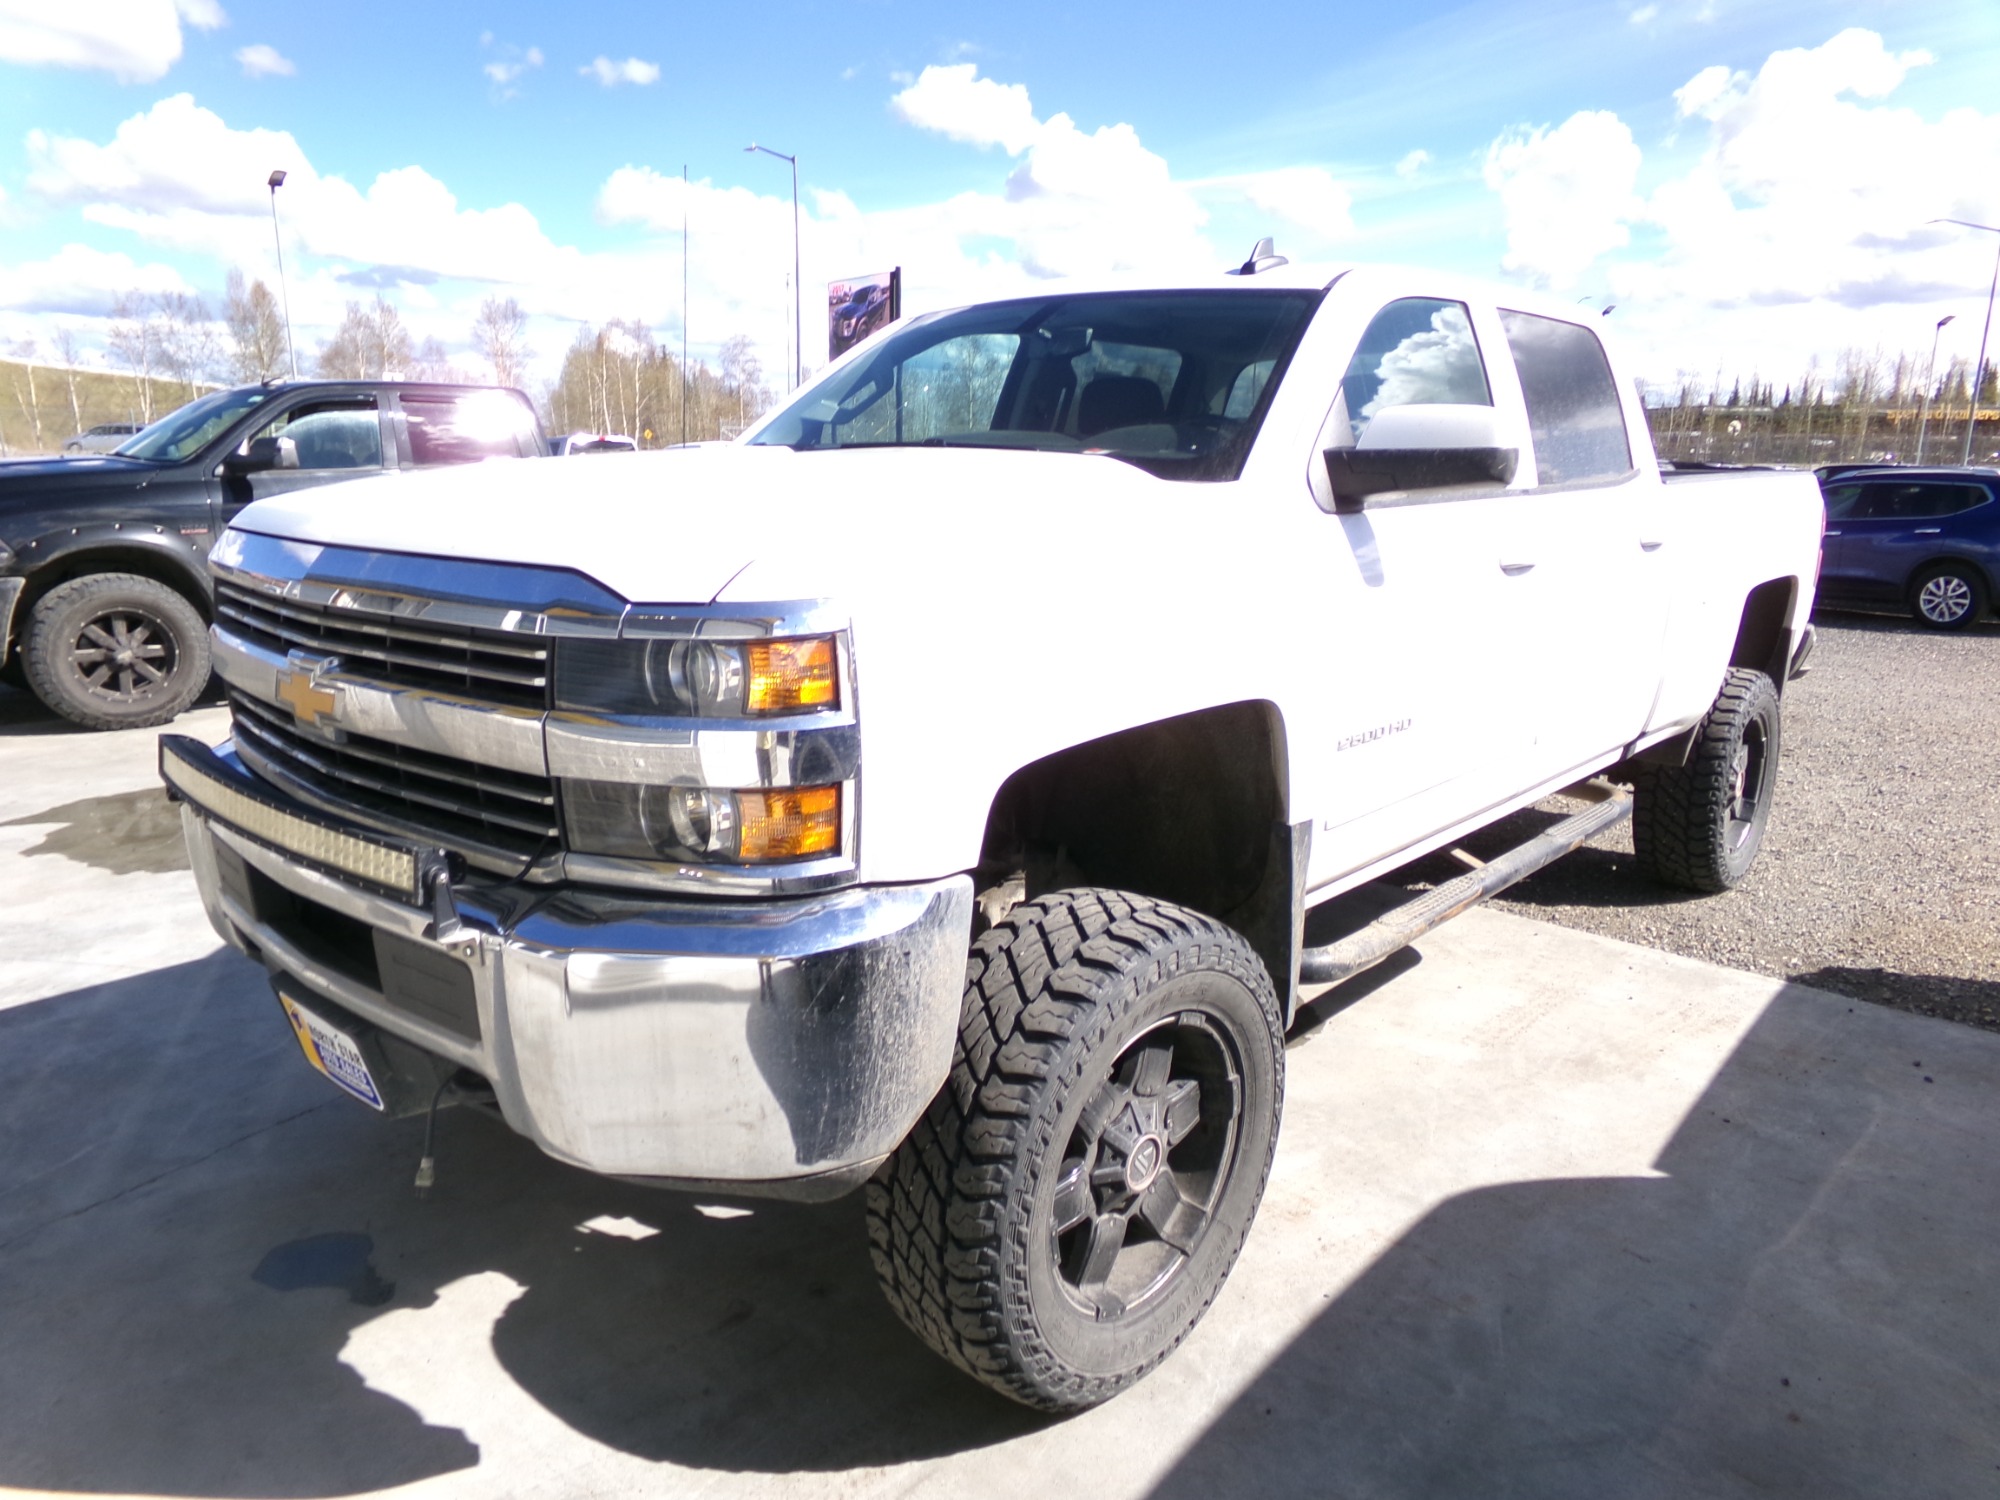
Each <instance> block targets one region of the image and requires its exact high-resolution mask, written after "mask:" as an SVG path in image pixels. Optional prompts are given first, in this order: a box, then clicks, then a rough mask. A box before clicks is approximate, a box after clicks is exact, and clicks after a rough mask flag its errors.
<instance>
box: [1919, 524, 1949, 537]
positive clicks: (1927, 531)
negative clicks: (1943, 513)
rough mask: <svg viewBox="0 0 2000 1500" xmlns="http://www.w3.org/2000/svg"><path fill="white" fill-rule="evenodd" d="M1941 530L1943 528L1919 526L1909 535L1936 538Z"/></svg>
mask: <svg viewBox="0 0 2000 1500" xmlns="http://www.w3.org/2000/svg"><path fill="white" fill-rule="evenodd" d="M1943 530H1944V528H1943V527H1942V526H1919V527H1918V528H1917V529H1916V530H1915V531H1914V532H1913V533H1911V534H1912V535H1913V536H1937V535H1938V534H1939V533H1940V532H1942V531H1943Z"/></svg>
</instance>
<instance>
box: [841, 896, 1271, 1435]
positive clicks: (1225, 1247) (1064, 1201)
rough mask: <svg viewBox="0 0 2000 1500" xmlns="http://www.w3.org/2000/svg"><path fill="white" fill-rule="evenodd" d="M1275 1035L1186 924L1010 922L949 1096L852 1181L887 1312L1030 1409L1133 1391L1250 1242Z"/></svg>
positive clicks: (1259, 1192)
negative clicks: (860, 1182) (859, 1185)
mask: <svg viewBox="0 0 2000 1500" xmlns="http://www.w3.org/2000/svg"><path fill="white" fill-rule="evenodd" d="M1281 1032H1282V1021H1281V1018H1280V1013H1279V1005H1278V998H1277V994H1276V991H1275V990H1274V988H1273V987H1272V984H1271V979H1270V976H1269V974H1268V973H1266V972H1265V969H1264V965H1263V964H1262V962H1260V961H1259V959H1258V958H1257V955H1256V954H1255V953H1254V952H1253V951H1252V950H1251V948H1250V946H1249V945H1248V944H1247V943H1246V942H1245V941H1244V940H1243V939H1242V938H1241V937H1240V936H1238V935H1237V934H1236V933H1234V932H1232V931H1230V930H1229V929H1228V928H1226V927H1223V926H1222V925H1220V924H1219V923H1216V922H1213V921H1211V920H1209V919H1208V918H1206V917H1204V916H1201V915H1199V914H1198V913H1195V912H1192V911H1188V910H1186V909H1185V908H1182V907H1178V906H1171V905H1168V904H1167V903H1165V902H1161V901H1153V900H1150V899H1148V898H1145V897H1142V896H1133V895H1128V894H1125V893H1123V892H1117V891H1097V890H1078V891H1063V892H1059V893H1057V894H1054V895H1050V896H1044V897H1040V898H1038V899H1036V900H1033V901H1026V902H1023V903H1021V904H1020V905H1019V906H1017V907H1015V908H1014V910H1013V911H1012V912H1010V913H1009V914H1008V915H1007V916H1006V917H1004V918H1002V919H1001V921H1000V922H999V923H998V924H997V925H996V926H994V927H993V928H992V929H990V930H989V931H987V932H985V933H982V934H981V935H980V937H979V940H978V941H977V942H976V943H975V944H974V946H973V951H972V957H971V962H970V966H969V970H968V976H967V985H966V991H965V1002H964V1009H963V1012H962V1018H961V1022H960V1032H959V1044H958V1048H957V1051H956V1054H955V1056H954V1059H953V1063H952V1070H951V1076H950V1079H949V1080H948V1081H947V1083H946V1084H945V1087H944V1089H943V1090H942V1091H941V1092H940V1093H939V1095H938V1097H937V1098H936V1100H934V1101H933V1102H932V1104H931V1107H930V1109H929V1110H928V1111H927V1112H926V1114H925V1116H924V1118H923V1119H922V1120H920V1121H919V1122H918V1124H917V1125H916V1127H915V1128H914V1129H913V1130H912V1131H911V1133H910V1135H909V1137H908V1139H906V1140H905V1141H904V1142H903V1144H902V1145H901V1146H900V1147H898V1148H897V1151H896V1153H895V1155H894V1156H892V1157H891V1158H890V1160H889V1162H888V1163H887V1164H886V1165H885V1167H884V1168H883V1170H882V1172H881V1173H879V1174H878V1175H877V1177H876V1180H875V1181H874V1182H872V1183H870V1184H869V1188H868V1231H869V1237H870V1240H871V1252H872V1254H873V1258H874V1261H875V1269H876V1272H877V1274H878V1276H879V1277H880V1279H881V1282H882V1287H883V1290H884V1292H885V1293H886V1294H887V1296H888V1299H889V1302H890V1305H891V1306H892V1307H894V1309H895V1310H896V1312H897V1314H898V1315H899V1316H900V1317H901V1318H902V1319H903V1321H904V1322H905V1323H907V1324H908V1325H909V1326H910V1328H911V1329H913V1330H914V1331H915V1332H916V1333H917V1335H918V1336H919V1337H921V1338H922V1339H923V1340H924V1341H925V1342H926V1343H927V1344H929V1345H930V1346H931V1347H932V1348H933V1349H935V1350H936V1351H937V1352H938V1353H940V1354H942V1355H943V1356H944V1357H945V1358H947V1359H949V1360H950V1361H951V1362H952V1363H954V1364H956V1365H957V1366H959V1368H961V1369H963V1370H965V1371H966V1372H968V1373H969V1374H971V1375H973V1376H975V1377H977V1378H978V1379H980V1380H982V1381H984V1382H985V1383H986V1384H988V1385H990V1386H992V1387H994V1388H995V1389H996V1390H999V1391H1001V1392H1002V1393H1003V1394H1005V1395H1008V1396H1011V1397H1012V1398H1013V1399H1015V1400H1016V1401H1020V1402H1022V1403H1024V1404H1025V1405H1028V1406H1033V1407H1037V1408H1040V1409H1042V1410H1044V1411H1076V1410H1081V1409H1082V1408H1084V1407H1089V1406H1094V1405H1096V1404H1097V1403H1099V1402H1101V1401H1104V1400H1107V1399H1109V1398H1110V1397H1112V1396H1114V1395H1116V1394H1117V1393H1118V1392H1119V1391H1121V1390H1123V1389H1125V1388H1126V1387H1127V1386H1129V1385H1131V1384H1133V1383H1134V1382H1135V1381H1137V1380H1139V1379H1140V1378H1141V1377H1142V1376H1144V1375H1145V1374H1146V1373H1147V1372H1148V1371H1149V1370H1151V1369H1152V1368H1153V1367H1154V1366H1155V1365H1157V1364H1159V1362H1160V1361H1161V1360H1163V1359H1165V1358H1166V1357H1167V1356H1168V1355H1169V1354H1170V1353H1172V1352H1173V1350H1174V1349H1175V1348H1176V1347H1177V1346H1178V1345H1179V1344H1180V1342H1181V1341H1182V1340H1183V1339H1184V1338H1186V1337H1187V1335H1188V1333H1189V1332H1190V1331H1191V1330H1192V1329H1193V1328H1194V1326H1195V1324H1196V1323H1197V1322H1199V1321H1200V1319H1201V1316H1202V1314H1203V1313H1204V1312H1206V1311H1207V1310H1208V1306H1209V1303H1210V1302H1211V1301H1213V1300H1214V1298H1215V1295H1216V1292H1217V1291H1218V1290H1219V1289H1220V1288H1221V1286H1222V1283H1223V1280H1224V1278H1225V1277H1227V1276H1228V1274H1229V1271H1230V1268H1231V1267H1232V1266H1233V1265H1234V1264H1235V1263H1236V1256H1237V1252H1238V1251H1239V1250H1241V1248H1242V1246H1243V1241H1244V1237H1245V1236H1246V1235H1247V1234H1248V1232H1249V1229H1250V1222H1251V1219H1252V1218H1253V1217H1254V1216H1255V1214H1256V1212H1257V1204H1258V1202H1259V1200H1260V1199H1261V1198H1262V1196H1263V1192H1264V1183H1265V1180H1266V1178H1267V1177H1268V1176H1269V1174H1270V1169H1271V1157H1272V1153H1273V1151H1274V1149H1275V1148H1276V1144H1277V1133H1278V1118H1279V1113H1280V1107H1281V1101H1282V1099H1283V1095H1284V1043H1283V1037H1282V1034H1281Z"/></svg>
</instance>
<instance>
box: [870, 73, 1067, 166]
mask: <svg viewBox="0 0 2000 1500" xmlns="http://www.w3.org/2000/svg"><path fill="white" fill-rule="evenodd" d="M978 75H979V65H978V64H977V63H955V64H953V65H951V66H950V67H931V68H925V69H924V71H923V72H922V73H921V74H920V75H919V76H918V78H917V80H916V81H915V82H914V83H912V84H911V85H910V86H909V87H908V88H906V89H904V90H903V91H902V92H901V93H899V94H897V95H896V96H895V98H893V99H891V100H890V101H889V109H890V111H891V112H892V113H893V114H894V115H895V116H896V118H897V119H899V120H901V121H902V122H903V123H904V124H906V125H914V126H916V127H917V128H918V129H919V130H932V131H936V132H937V133H938V134H940V135H944V136H948V137H950V138H951V139H952V140H954V141H965V142H968V143H969V144H971V145H974V146H998V147H1000V148H1001V149H1002V150H1003V151H1005V152H1006V153H1007V154H1008V155H1009V156H1019V155H1020V154H1021V153H1022V152H1023V151H1025V150H1027V149H1028V148H1029V147H1030V146H1032V145H1033V144H1034V143H1035V141H1036V139H1037V138H1038V137H1039V136H1040V134H1041V132H1042V123H1041V121H1039V120H1037V119H1036V118H1035V109H1034V106H1033V105H1032V104H1031V103H1029V101H1028V89H1027V85H1025V84H1020V83H997V82H995V81H994V80H993V79H991V78H981V77H979V76H978ZM1065 118H1067V117H1065Z"/></svg>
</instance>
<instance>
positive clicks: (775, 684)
mask: <svg viewBox="0 0 2000 1500" xmlns="http://www.w3.org/2000/svg"><path fill="white" fill-rule="evenodd" d="M747 654H748V656H749V665H750V672H749V678H750V681H749V687H748V691H747V693H746V694H745V699H744V704H745V707H747V708H748V709H749V711H750V712H751V713H753V714H782V713H791V712H794V711H796V710H798V709H802V708H838V707H839V706H840V684H839V680H838V678H837V677H836V675H835V662H834V650H833V637H832V636H830V635H816V636H807V637H805V638H804V639H802V640H796V641H753V642H751V643H750V649H749V652H748V653H747Z"/></svg>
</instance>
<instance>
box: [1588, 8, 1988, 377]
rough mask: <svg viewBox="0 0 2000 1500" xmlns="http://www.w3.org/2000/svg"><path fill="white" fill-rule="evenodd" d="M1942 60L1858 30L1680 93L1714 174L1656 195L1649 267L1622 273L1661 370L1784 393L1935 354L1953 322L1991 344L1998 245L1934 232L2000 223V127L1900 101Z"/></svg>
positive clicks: (1690, 172) (1643, 338)
mask: <svg viewBox="0 0 2000 1500" xmlns="http://www.w3.org/2000/svg"><path fill="white" fill-rule="evenodd" d="M1929 61H1930V58H1929V55H1928V54H1927V53H1923V52H1902V53H1895V52H1891V51H1890V50H1889V49H1888V48H1887V47H1886V46H1885V45H1884V43H1883V41H1882V38H1881V37H1880V36H1878V35H1876V34H1875V33H1873V32H1868V31H1863V30H1858V29H1856V30H1848V31H1843V32H1841V33H1840V34H1839V35H1837V36H1835V37H1833V38H1832V39H1830V40H1829V41H1827V42H1826V43H1824V44H1823V45H1821V46H1818V47H1811V48H1793V49H1788V50H1785V51H1780V52H1775V53H1772V54H1771V55H1770V56H1769V57H1767V58H1766V59H1765V61H1764V63H1763V65H1762V66H1761V67H1759V68H1758V69H1756V71H1755V72H1754V73H1751V72H1747V71H1741V70H1737V69H1734V68H1731V67H1728V66H1723V65H1720V64H1718V65H1716V66H1713V67H1708V68H1704V69H1702V70H1701V71H1699V72H1698V73H1696V74H1694V76H1692V77H1691V78H1690V79H1689V80H1688V81H1687V83H1686V84H1685V85H1683V86H1682V87H1681V88H1680V89H1678V90H1676V91H1675V93H1674V99H1675V102H1676V105H1677V107H1678V109H1679V112H1680V115H1681V118H1682V119H1683V120H1687V121H1692V122H1696V123H1697V124H1698V125H1699V126H1700V127H1701V128H1703V129H1705V131H1706V136H1707V139H1706V142H1705V145H1704V147H1703V150H1702V154H1701V157H1700V160H1699V161H1697V162H1696V163H1695V164H1694V165H1693V166H1692V167H1690V168H1688V169H1687V170H1685V171H1682V172H1680V173H1679V174H1678V175H1675V176H1673V177H1670V178H1668V179H1667V180H1665V181H1662V182H1660V183H1658V184H1657V185H1656V186H1654V187H1653V189H1652V191H1651V192H1650V194H1648V196H1647V198H1646V201H1645V208H1644V210H1643V212H1642V214H1641V216H1640V217H1639V219H1638V220H1636V221H1635V222H1636V223H1638V224H1640V225H1641V226H1643V227H1644V228H1645V229H1646V230H1647V231H1649V233H1650V234H1651V236H1653V238H1654V243H1649V244H1648V253H1647V254H1646V255H1645V256H1644V258H1639V257H1632V258H1629V259H1625V260H1622V261H1614V262H1613V264H1612V265H1611V266H1610V267H1609V272H1610V275H1609V286H1610V290H1611V292H1612V294H1613V300H1615V301H1617V303H1618V304H1619V312H1618V314H1617V320H1618V321H1619V322H1620V323H1621V324H1624V325H1627V331H1628V334H1630V335H1636V336H1637V337H1638V340H1639V342H1640V343H1641V345H1642V347H1645V348H1646V349H1648V351H1649V358H1648V367H1649V368H1652V369H1660V370H1663V371H1665V372H1672V371H1673V370H1674V369H1676V368H1684V369H1690V370H1698V371H1702V372H1703V373H1704V376H1711V375H1712V374H1713V372H1714V370H1715V368H1716V366H1717V364H1718V362H1720V363H1722V364H1724V365H1726V366H1729V367H1731V368H1734V369H1737V370H1739V371H1741V372H1743V373H1745V374H1747V373H1748V372H1750V371H1751V370H1753V369H1758V368H1761V369H1762V371H1763V372H1764V373H1765V374H1766V375H1767V376H1770V375H1776V376H1777V378H1779V379H1780V380H1782V379H1784V378H1786V376H1787V375H1795V374H1796V372H1797V371H1799V370H1802V369H1803V368H1804V366H1805V363H1806V360H1807V358H1808V357H1810V356H1811V355H1812V354H1814V353H1818V354H1819V355H1820V356H1821V357H1822V358H1823V359H1824V360H1831V359H1832V357H1833V356H1834V355H1835V354H1836V352H1837V350H1838V349H1839V348H1840V347H1842V346H1847V345H1854V346H1858V347H1867V346H1871V345H1873V344H1876V343H1880V344H1882V345H1883V346H1884V347H1885V348H1888V349H1889V350H1891V351H1894V350H1898V349H1905V350H1909V349H1914V350H1916V351H1917V352H1918V353H1920V354H1922V353H1927V352H1928V341H1929V333H1930V329H1931V325H1932V324H1933V323H1934V322H1935V320H1936V319H1937V318H1938V317H1939V316H1942V315H1943V314H1944V313H1947V312H1955V313H1958V314H1960V315H1961V316H1960V321H1961V324H1964V325H1967V326H1969V327H1970V328H1971V330H1972V331H1971V333H1970V334H1969V335H1968V342H1969V343H1971V344H1976V341H1977V336H1978V326H1979V320H1978V318H1977V317H1976V316H1975V317H1971V318H1967V317H1965V316H1964V314H1965V313H1967V312H1968V311H1972V310H1973V309H1976V308H1978V307H1981V306H1983V303H1984V299H1985V293H1986V286H1987V278H1988V277H1989V276H1990V275H1991V274H1992V267H1993V250H1994V246H1993V244H1992V237H1991V236H1988V235H1979V234H1972V233H1969V232H1966V231H1961V230H1956V229H1950V228H1933V227H1927V224H1926V221H1927V220H1930V219H1934V218H1941V217H1951V218H1961V219H1971V220H1974V221H1977V222H1981V223H1987V224H1994V223H2000V114H1991V113H1983V112H1981V111H1979V110H1976V109H1971V108H1961V109H1955V110H1952V111H1950V112H1948V113H1945V114H1943V115H1941V116H1939V117H1937V118H1930V119H1927V118H1925V117H1924V116H1923V115H1921V114H1919V113H1918V112H1917V111H1916V110H1914V109H1910V108H1906V107H1901V106H1898V105H1895V104H1893V103H1891V102H1889V101H1890V99H1891V96H1892V95H1893V94H1894V92H1895V90H1896V89H1897V88H1898V87H1899V86H1901V84H1902V83H1903V82H1904V80H1905V79H1906V78H1907V77H1908V76H1909V74H1910V72H1911V71H1912V70H1913V69H1916V68H1919V67H1922V66H1924V65H1925V64H1927V63H1928V62H1929ZM1956 328H1957V325H1955V326H1954V329H1948V330H1947V337H1946V340H1945V350H1944V353H1942V354H1941V355H1940V358H1949V357H1951V353H1952V351H1951V348H1950V345H1951V338H1952V336H1953V335H1954V333H1955V332H1956ZM1960 352H1961V353H1962V354H1964V355H1966V356H1969V355H1970V354H1971V353H1972V349H1971V348H1970V347H1968V348H1966V349H1964V350H1962V351H1960Z"/></svg>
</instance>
